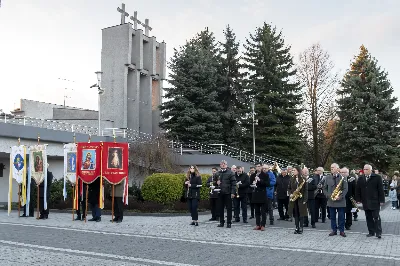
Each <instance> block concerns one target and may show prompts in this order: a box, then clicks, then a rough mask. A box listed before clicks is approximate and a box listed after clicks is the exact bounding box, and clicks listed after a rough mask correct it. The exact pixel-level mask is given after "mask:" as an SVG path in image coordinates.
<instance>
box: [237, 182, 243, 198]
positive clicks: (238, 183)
mask: <svg viewBox="0 0 400 266" xmlns="http://www.w3.org/2000/svg"><path fill="white" fill-rule="evenodd" d="M240 184H242V181H239V182H237V183H236V198H239V197H240V196H239V185H240Z"/></svg>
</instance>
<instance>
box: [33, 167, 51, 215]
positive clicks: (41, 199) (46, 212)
mask: <svg viewBox="0 0 400 266" xmlns="http://www.w3.org/2000/svg"><path fill="white" fill-rule="evenodd" d="M52 182H53V173H52V172H50V171H49V169H48V165H47V188H46V189H47V191H46V200H47V210H45V209H44V181H43V182H42V183H41V184H40V185H39V210H40V216H39V219H48V218H49V203H50V194H51V193H50V189H51V183H52ZM29 209H30V208H29Z"/></svg>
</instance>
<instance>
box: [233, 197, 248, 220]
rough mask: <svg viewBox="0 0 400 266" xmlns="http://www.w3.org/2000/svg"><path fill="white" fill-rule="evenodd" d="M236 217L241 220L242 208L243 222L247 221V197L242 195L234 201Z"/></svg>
mask: <svg viewBox="0 0 400 266" xmlns="http://www.w3.org/2000/svg"><path fill="white" fill-rule="evenodd" d="M233 207H234V217H235V218H236V219H239V215H240V207H241V208H242V217H243V221H247V195H240V197H239V198H236V197H235V198H234V199H233Z"/></svg>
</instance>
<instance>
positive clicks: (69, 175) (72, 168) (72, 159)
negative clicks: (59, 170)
mask: <svg viewBox="0 0 400 266" xmlns="http://www.w3.org/2000/svg"><path fill="white" fill-rule="evenodd" d="M76 167H77V164H76V144H75V143H69V144H65V145H64V190H63V195H64V200H65V199H66V198H67V180H68V181H69V182H70V183H71V184H72V185H74V184H75V182H76Z"/></svg>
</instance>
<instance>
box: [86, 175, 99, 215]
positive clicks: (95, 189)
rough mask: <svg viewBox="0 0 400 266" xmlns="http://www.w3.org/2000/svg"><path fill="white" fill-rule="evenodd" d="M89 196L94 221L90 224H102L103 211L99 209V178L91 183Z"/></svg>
mask: <svg viewBox="0 0 400 266" xmlns="http://www.w3.org/2000/svg"><path fill="white" fill-rule="evenodd" d="M88 186H89V195H88V201H89V204H90V209H91V210H92V219H90V220H89V221H90V222H101V209H100V207H99V198H100V178H97V179H96V180H95V181H93V182H92V183H90V184H89V185H88Z"/></svg>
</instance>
